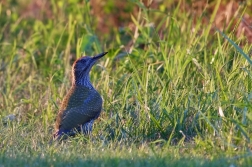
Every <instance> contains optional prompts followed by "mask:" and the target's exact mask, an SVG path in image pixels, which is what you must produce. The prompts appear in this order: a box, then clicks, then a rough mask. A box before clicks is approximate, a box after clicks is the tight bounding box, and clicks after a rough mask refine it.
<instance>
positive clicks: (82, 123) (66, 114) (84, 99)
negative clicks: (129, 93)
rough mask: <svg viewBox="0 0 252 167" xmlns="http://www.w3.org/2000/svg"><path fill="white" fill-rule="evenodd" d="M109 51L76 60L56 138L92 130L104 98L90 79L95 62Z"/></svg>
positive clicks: (61, 110)
mask: <svg viewBox="0 0 252 167" xmlns="http://www.w3.org/2000/svg"><path fill="white" fill-rule="evenodd" d="M105 54H107V52H105V53H101V54H99V55H97V56H94V57H89V56H85V57H82V58H80V59H78V60H76V61H75V62H74V64H73V67H72V77H73V78H72V87H71V89H70V90H69V92H68V94H67V95H66V96H65V98H64V100H63V102H62V104H61V108H60V110H59V113H58V116H57V118H56V124H55V133H54V138H55V139H59V138H61V136H62V135H64V134H66V135H70V136H72V135H75V134H76V133H79V132H82V133H84V134H90V133H91V132H92V128H93V123H94V120H95V119H97V118H98V117H99V115H100V113H101V109H102V98H101V96H100V94H99V93H98V92H97V91H96V90H95V88H94V87H93V85H92V84H91V82H90V79H89V72H90V70H91V68H92V66H93V65H94V64H95V62H96V61H97V60H98V59H100V58H101V57H103V56H104V55H105Z"/></svg>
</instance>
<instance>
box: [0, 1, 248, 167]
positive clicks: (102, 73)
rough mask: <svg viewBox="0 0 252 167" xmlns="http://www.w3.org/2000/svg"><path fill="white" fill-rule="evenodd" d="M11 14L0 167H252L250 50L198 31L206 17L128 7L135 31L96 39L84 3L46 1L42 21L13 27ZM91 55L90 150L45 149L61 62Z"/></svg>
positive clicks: (13, 11)
mask: <svg viewBox="0 0 252 167" xmlns="http://www.w3.org/2000/svg"><path fill="white" fill-rule="evenodd" d="M14 2H16V1H10V0H6V1H4V2H2V3H1V2H0V31H1V33H0V120H1V122H0V166H4V167H5V166H230V167H231V166H251V165H252V153H251V149H252V144H251V137H252V103H251V101H252V82H251V78H252V74H251V71H252V68H251V65H252V64H250V62H251V60H250V57H249V56H250V55H249V53H250V54H251V50H252V47H251V43H249V42H247V41H246V39H245V37H244V36H241V37H240V38H237V37H235V34H234V31H224V32H223V33H222V32H221V31H215V30H213V29H212V24H210V23H208V24H202V19H203V18H204V19H205V18H207V19H208V20H211V21H212V20H213V18H215V15H216V12H213V13H212V14H211V15H208V16H203V15H202V16H200V17H197V19H192V18H191V16H190V15H188V13H187V12H185V11H184V12H181V11H180V10H179V4H177V6H176V5H175V6H174V5H173V7H171V8H169V10H165V9H163V8H164V6H162V5H160V7H159V9H155V10H154V9H150V8H147V7H145V6H144V5H142V3H141V2H138V1H133V0H132V1H128V2H127V3H128V4H129V7H128V8H129V9H125V10H130V11H131V10H133V9H132V8H133V7H135V8H137V9H138V12H137V13H136V14H135V15H133V14H132V16H131V22H132V25H133V27H134V29H133V30H131V29H130V28H129V27H126V26H125V27H106V28H107V29H109V32H107V33H104V32H101V29H100V30H98V29H97V28H96V27H98V24H99V22H98V21H97V20H98V18H96V17H94V16H93V15H92V13H91V7H90V4H89V2H87V1H84V2H82V3H80V2H77V1H75V0H71V1H69V2H65V1H61V0H59V1H52V2H51V3H50V12H49V13H50V14H48V15H49V16H47V17H45V18H33V17H29V16H27V15H22V16H21V14H20V13H21V12H20V11H19V10H18V9H19V8H18V4H15V3H14ZM21 2H22V3H25V2H23V1H21ZM108 2H110V3H108V6H107V7H106V8H104V10H106V12H109V11H110V10H111V9H110V7H111V3H112V1H108ZM217 4H218V3H217ZM19 5H20V4H19ZM109 5H110V6H109ZM112 7H113V6H112ZM217 8H218V5H216V9H217ZM48 9H49V7H48ZM246 10H247V9H246V7H244V6H241V7H240V8H239V11H238V12H239V13H240V15H242V14H244V13H246ZM128 15H129V16H130V13H128ZM100 19H106V18H100ZM240 21H241V20H240ZM209 22H210V21H209ZM232 24H233V23H232ZM238 24H239V22H238V23H236V25H235V27H237V25H238ZM226 27H229V28H230V26H229V25H227V26H226ZM104 28H105V27H104ZM227 39H228V40H227ZM236 44H237V45H236ZM238 45H239V46H240V47H238ZM102 51H109V53H108V55H106V56H105V57H104V58H103V59H102V60H101V61H99V63H98V64H97V65H96V66H94V68H93V70H92V72H91V80H92V81H93V83H94V86H95V87H96V88H97V89H98V90H99V92H100V93H101V95H102V96H103V99H104V105H103V108H104V111H103V113H102V115H101V117H100V118H99V120H97V121H96V122H95V125H94V131H93V135H92V138H89V137H87V136H82V135H79V136H77V137H76V138H71V139H69V140H66V141H64V142H62V143H50V140H51V138H52V133H53V128H54V127H53V126H54V122H55V118H56V114H57V112H58V107H59V105H60V102H61V100H62V98H63V97H64V95H65V94H66V92H67V90H68V89H69V88H70V85H71V82H70V79H71V64H72V62H73V61H74V60H75V59H76V58H78V57H80V56H81V55H82V53H84V54H87V55H95V54H97V53H100V52H102Z"/></svg>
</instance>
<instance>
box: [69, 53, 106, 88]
mask: <svg viewBox="0 0 252 167" xmlns="http://www.w3.org/2000/svg"><path fill="white" fill-rule="evenodd" d="M107 53H108V52H104V53H101V54H98V55H96V56H94V57H90V56H83V57H81V58H79V59H77V60H76V61H75V62H74V64H73V69H72V72H73V74H72V75H73V84H77V85H87V84H91V83H90V80H89V72H90V70H91V68H92V67H93V65H94V64H95V62H96V61H97V60H99V59H100V58H101V57H103V56H104V55H106V54H107Z"/></svg>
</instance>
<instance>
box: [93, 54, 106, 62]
mask: <svg viewBox="0 0 252 167" xmlns="http://www.w3.org/2000/svg"><path fill="white" fill-rule="evenodd" d="M107 53H108V52H104V53H100V54H98V55H96V56H94V57H93V60H98V59H100V58H102V57H103V56H105V55H106V54H107Z"/></svg>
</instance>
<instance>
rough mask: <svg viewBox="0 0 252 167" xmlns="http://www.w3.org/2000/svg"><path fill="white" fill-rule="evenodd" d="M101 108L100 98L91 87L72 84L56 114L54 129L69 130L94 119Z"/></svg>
mask: <svg viewBox="0 0 252 167" xmlns="http://www.w3.org/2000/svg"><path fill="white" fill-rule="evenodd" d="M101 109H102V98H101V96H100V94H99V93H98V92H97V91H96V90H95V89H93V88H91V89H90V88H88V87H86V86H72V87H71V89H70V90H69V92H68V94H67V95H66V96H65V98H64V100H63V102H62V104H61V108H60V111H59V113H58V116H57V120H56V125H55V130H56V131H58V130H60V129H63V130H70V129H72V128H76V127H77V126H78V125H81V124H84V123H86V122H89V121H90V120H92V119H96V118H97V117H98V116H99V114H100V112H101Z"/></svg>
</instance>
